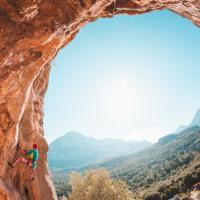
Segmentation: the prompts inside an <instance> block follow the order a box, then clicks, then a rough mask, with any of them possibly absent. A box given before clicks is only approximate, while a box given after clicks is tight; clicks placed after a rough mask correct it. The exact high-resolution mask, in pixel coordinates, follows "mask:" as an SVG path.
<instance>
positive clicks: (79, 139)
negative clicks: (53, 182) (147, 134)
mask: <svg viewBox="0 0 200 200" xmlns="http://www.w3.org/2000/svg"><path fill="white" fill-rule="evenodd" d="M150 145H151V143H150V142H148V141H145V140H144V141H141V142H136V141H130V142H126V141H124V140H120V139H102V140H97V139H95V138H92V137H85V136H84V135H82V134H80V133H77V132H74V131H71V132H69V133H67V134H65V135H64V136H62V137H60V138H58V139H56V140H55V141H54V142H52V143H51V144H50V145H49V153H48V161H49V165H50V167H51V168H54V169H55V168H63V169H71V168H79V167H83V166H86V165H88V164H91V163H93V162H97V161H101V160H103V159H106V158H109V157H114V156H119V155H123V154H130V153H133V152H137V151H140V150H142V149H144V148H147V147H149V146H150Z"/></svg>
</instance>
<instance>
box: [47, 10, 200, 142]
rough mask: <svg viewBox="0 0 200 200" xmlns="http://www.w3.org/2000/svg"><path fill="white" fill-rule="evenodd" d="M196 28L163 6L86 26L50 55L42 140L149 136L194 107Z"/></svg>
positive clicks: (198, 96) (199, 95)
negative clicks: (78, 135)
mask: <svg viewBox="0 0 200 200" xmlns="http://www.w3.org/2000/svg"><path fill="white" fill-rule="evenodd" d="M199 37H200V29H199V28H197V27H196V26H195V25H193V24H192V23H191V22H190V21H188V20H187V19H184V18H182V17H180V16H178V15H175V14H174V13H172V12H169V11H160V12H152V13H149V14H145V15H138V16H125V15H120V16H116V17H114V18H111V19H99V20H97V21H96V22H94V23H90V24H88V25H86V26H85V27H84V28H82V29H81V31H80V32H79V33H78V35H77V36H76V38H75V39H74V40H73V41H72V42H71V43H70V44H69V45H68V46H67V47H65V48H63V49H62V50H61V51H60V52H59V54H58V55H57V57H56V58H55V60H54V61H53V66H52V70H51V75H50V82H49V87H48V91H47V94H46V97H45V109H44V112H45V118H44V119H45V135H46V138H47V140H48V142H51V141H53V140H54V139H55V138H57V137H59V136H61V135H63V134H65V133H66V132H68V131H71V130H74V131H78V132H80V133H82V134H85V135H87V136H93V137H96V138H108V137H111V138H123V139H126V140H143V139H147V140H150V141H152V142H155V141H156V140H157V139H158V138H159V137H162V136H163V135H165V134H168V133H170V132H172V131H174V130H175V129H176V128H177V127H178V126H179V125H181V124H188V123H189V122H190V121H191V119H192V117H193V115H194V113H195V111H196V110H197V109H198V108H200V92H199V85H200V78H199V75H200V66H199V58H200V40H199Z"/></svg>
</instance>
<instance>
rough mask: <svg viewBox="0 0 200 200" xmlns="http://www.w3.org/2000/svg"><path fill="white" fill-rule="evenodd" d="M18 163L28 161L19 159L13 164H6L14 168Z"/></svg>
mask: <svg viewBox="0 0 200 200" xmlns="http://www.w3.org/2000/svg"><path fill="white" fill-rule="evenodd" d="M19 162H23V163H26V164H27V163H28V160H27V159H26V158H23V157H19V158H18V159H17V160H16V161H15V162H14V163H8V164H9V165H10V166H11V167H15V166H16V165H17V164H18V163H19Z"/></svg>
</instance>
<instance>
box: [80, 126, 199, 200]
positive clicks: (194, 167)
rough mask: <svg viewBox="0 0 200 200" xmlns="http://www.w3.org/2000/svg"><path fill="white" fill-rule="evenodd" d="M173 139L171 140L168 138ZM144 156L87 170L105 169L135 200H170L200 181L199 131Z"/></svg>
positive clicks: (191, 130)
mask: <svg viewBox="0 0 200 200" xmlns="http://www.w3.org/2000/svg"><path fill="white" fill-rule="evenodd" d="M168 137H169V138H170V139H169V138H168ZM165 139H166V141H164V138H163V142H162V143H156V144H154V145H152V146H151V147H149V148H147V149H144V150H143V151H141V152H138V153H134V154H131V155H126V156H120V157H117V158H112V159H108V160H106V161H104V162H100V163H97V164H94V165H91V166H89V167H87V168H85V169H82V170H83V171H84V170H86V169H91V168H102V167H103V168H106V169H108V170H110V171H111V173H112V176H113V178H119V179H121V180H123V181H125V182H126V183H127V184H128V185H129V187H130V188H131V190H132V191H134V195H135V198H136V199H153V198H150V197H149V198H148V195H150V196H151V195H152V193H156V195H157V196H159V197H157V198H155V199H162V200H164V199H169V198H172V197H173V196H174V195H175V194H179V193H184V192H186V191H187V190H188V189H190V188H191V187H192V185H193V184H194V183H197V182H199V181H200V128H199V127H198V126H195V127H191V128H188V129H186V130H184V131H182V132H181V133H179V134H177V135H176V136H174V135H171V134H170V135H169V136H167V137H166V138H165Z"/></svg>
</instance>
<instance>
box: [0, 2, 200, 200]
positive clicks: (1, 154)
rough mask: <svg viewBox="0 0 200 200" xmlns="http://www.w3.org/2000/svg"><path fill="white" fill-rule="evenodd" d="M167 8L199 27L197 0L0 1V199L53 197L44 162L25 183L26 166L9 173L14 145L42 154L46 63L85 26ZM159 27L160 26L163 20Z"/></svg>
mask: <svg viewBox="0 0 200 200" xmlns="http://www.w3.org/2000/svg"><path fill="white" fill-rule="evenodd" d="M162 9H170V10H171V11H173V12H175V13H177V14H179V15H181V16H183V17H186V18H188V19H189V20H191V21H192V22H193V23H194V24H195V25H197V26H200V2H199V1H198V0H29V1H27V0H0V199H1V200H53V199H57V197H56V195H55V191H54V187H53V184H52V181H51V177H50V173H49V170H48V166H47V163H46V161H44V160H39V167H38V171H37V177H36V180H35V181H34V182H29V181H27V179H28V175H27V173H26V168H25V167H21V168H16V169H10V168H9V167H8V166H7V162H8V161H12V160H13V159H14V158H15V157H16V156H17V154H18V151H17V150H16V145H17V143H18V144H19V145H20V146H21V147H23V148H29V147H30V146H29V145H30V144H32V143H33V141H36V142H37V143H38V144H39V147H40V150H41V151H42V152H46V151H47V150H48V145H47V143H46V141H45V139H44V131H43V98H44V95H45V92H46V89H47V85H48V77H49V72H50V63H51V60H52V59H53V58H54V57H55V56H56V54H57V52H58V51H59V49H60V48H62V47H64V46H65V45H67V44H68V43H69V42H70V41H71V40H72V39H73V38H74V37H75V35H76V34H77V33H78V31H79V29H80V28H81V27H82V26H84V25H85V24H87V23H89V22H92V21H94V20H96V19H97V18H100V17H108V18H109V17H112V16H114V15H117V14H128V15H136V14H143V13H146V12H150V11H153V10H162ZM163 23H164V22H163Z"/></svg>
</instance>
